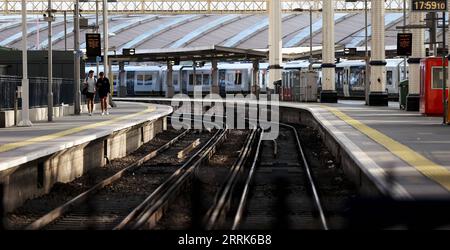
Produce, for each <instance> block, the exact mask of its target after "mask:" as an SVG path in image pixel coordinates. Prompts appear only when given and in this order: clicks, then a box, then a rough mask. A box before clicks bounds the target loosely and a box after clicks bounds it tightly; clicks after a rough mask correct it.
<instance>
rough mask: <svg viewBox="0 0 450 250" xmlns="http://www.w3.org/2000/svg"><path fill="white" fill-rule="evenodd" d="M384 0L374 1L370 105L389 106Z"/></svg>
mask: <svg viewBox="0 0 450 250" xmlns="http://www.w3.org/2000/svg"><path fill="white" fill-rule="evenodd" d="M384 4H385V3H384V1H372V10H371V16H372V17H371V18H372V43H371V48H372V55H371V58H370V66H371V67H370V93H369V105H370V106H387V105H388V94H387V92H386V60H385V51H384V50H385V46H384V43H385V41H384V28H385V27H384V15H385V9H384V8H385V7H384Z"/></svg>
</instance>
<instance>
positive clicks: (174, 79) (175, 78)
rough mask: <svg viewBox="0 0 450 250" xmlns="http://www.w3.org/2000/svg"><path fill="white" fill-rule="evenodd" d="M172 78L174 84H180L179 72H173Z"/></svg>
mask: <svg viewBox="0 0 450 250" xmlns="http://www.w3.org/2000/svg"><path fill="white" fill-rule="evenodd" d="M172 80H173V85H178V73H173V76H172Z"/></svg>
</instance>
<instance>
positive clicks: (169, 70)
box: [166, 61, 174, 98]
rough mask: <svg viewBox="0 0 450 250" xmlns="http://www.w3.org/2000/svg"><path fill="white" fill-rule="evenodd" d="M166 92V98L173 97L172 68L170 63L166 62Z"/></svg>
mask: <svg viewBox="0 0 450 250" xmlns="http://www.w3.org/2000/svg"><path fill="white" fill-rule="evenodd" d="M166 81H167V83H166V84H167V90H166V97H167V98H172V97H173V95H174V89H173V67H172V62H170V61H168V62H167V79H166Z"/></svg>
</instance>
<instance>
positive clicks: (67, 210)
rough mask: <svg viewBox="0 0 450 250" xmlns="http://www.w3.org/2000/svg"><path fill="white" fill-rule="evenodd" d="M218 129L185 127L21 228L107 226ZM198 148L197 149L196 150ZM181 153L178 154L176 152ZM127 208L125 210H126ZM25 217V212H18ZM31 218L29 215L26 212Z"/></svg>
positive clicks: (206, 142)
mask: <svg viewBox="0 0 450 250" xmlns="http://www.w3.org/2000/svg"><path fill="white" fill-rule="evenodd" d="M219 132H220V131H216V132H215V133H212V132H205V131H203V132H199V131H192V130H186V131H184V132H182V133H181V134H179V135H178V136H176V137H175V138H173V139H172V140H170V141H169V142H167V143H165V144H164V145H162V146H161V147H159V148H157V149H156V150H153V151H152V152H150V153H148V154H146V155H145V156H144V157H142V158H140V159H139V160H137V161H133V162H134V163H133V164H131V165H129V166H127V167H126V168H124V169H122V170H120V171H118V172H117V173H115V174H114V175H112V176H110V177H108V178H106V179H104V180H102V181H100V182H98V183H97V184H95V185H93V186H92V187H91V188H89V189H88V190H86V191H84V192H82V193H81V194H79V195H77V196H76V197H74V198H73V199H71V200H69V201H68V202H65V203H64V204H63V205H61V206H58V207H57V208H55V209H53V210H52V211H50V212H48V213H47V214H45V215H43V216H42V217H40V218H39V219H37V220H34V221H33V222H32V223H31V224H28V225H26V226H24V227H22V226H23V225H15V228H22V229H86V228H91V229H110V228H113V227H114V226H115V224H118V223H119V222H120V221H121V218H123V217H125V216H126V215H127V214H128V213H129V212H130V211H132V210H133V208H134V206H137V205H139V203H140V202H142V200H143V199H145V197H146V195H147V194H149V193H151V192H152V191H153V190H154V189H156V188H157V187H158V186H159V184H160V183H162V182H163V181H164V179H165V178H167V177H168V176H170V174H172V173H173V172H175V171H176V170H177V169H178V168H180V165H182V163H183V162H186V163H188V162H191V161H192V160H193V159H195V158H196V157H197V155H198V152H200V151H201V150H204V149H205V148H206V146H208V144H209V143H211V141H212V140H213V138H214V137H215V136H217V134H219ZM198 148H200V151H198V150H197V149H198ZM180 153H181V154H180ZM127 211H128V213H127ZM21 216H26V214H23V213H22V214H21ZM29 217H30V218H33V217H34V216H33V214H30V216H29Z"/></svg>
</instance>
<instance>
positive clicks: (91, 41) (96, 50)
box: [86, 33, 102, 57]
mask: <svg viewBox="0 0 450 250" xmlns="http://www.w3.org/2000/svg"><path fill="white" fill-rule="evenodd" d="M86 55H87V56H88V57H97V56H101V55H102V47H101V38H100V34H99V33H86Z"/></svg>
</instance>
